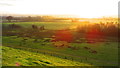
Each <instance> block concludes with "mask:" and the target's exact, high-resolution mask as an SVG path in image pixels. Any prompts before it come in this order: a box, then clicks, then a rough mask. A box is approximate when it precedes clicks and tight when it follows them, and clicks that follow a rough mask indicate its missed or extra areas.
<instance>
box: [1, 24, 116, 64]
mask: <svg viewBox="0 0 120 68" xmlns="http://www.w3.org/2000/svg"><path fill="white" fill-rule="evenodd" d="M13 24H15V25H14V26H13ZM2 25H3V37H2V40H3V42H2V43H3V48H2V50H3V63H2V64H3V66H15V65H16V63H17V64H18V65H21V66H117V65H118V38H117V37H116V34H112V33H111V34H110V35H108V33H109V29H108V33H107V31H106V33H105V36H103V35H102V34H101V33H100V32H97V31H96V30H95V31H96V33H91V32H88V34H90V35H87V34H86V32H85V30H81V28H83V29H84V28H86V27H81V25H82V26H84V25H85V24H83V23H71V22H67V23H59V22H57V23H55V22H13V23H11V22H10V23H3V24H2ZM32 25H34V26H37V28H33V27H32ZM90 25H91V24H90ZM114 25H115V26H116V25H117V24H114ZM11 26H12V27H11ZM41 26H44V29H40V27H41ZM100 28H101V27H100ZM102 28H105V27H104V26H102ZM87 29H88V28H87ZM98 29H99V28H98ZM87 31H89V30H87ZM114 31H115V30H114ZM103 32H104V29H103ZM91 34H92V35H94V36H92V35H91ZM96 34H97V35H96ZM99 34H100V37H99ZM64 35H65V36H64ZM86 35H87V37H86ZM106 35H108V36H106ZM53 36H56V37H58V36H59V37H58V38H55V40H54V38H53ZM64 38H68V39H64ZM61 43H62V44H61ZM23 55H24V56H23ZM48 57H49V58H48Z"/></svg>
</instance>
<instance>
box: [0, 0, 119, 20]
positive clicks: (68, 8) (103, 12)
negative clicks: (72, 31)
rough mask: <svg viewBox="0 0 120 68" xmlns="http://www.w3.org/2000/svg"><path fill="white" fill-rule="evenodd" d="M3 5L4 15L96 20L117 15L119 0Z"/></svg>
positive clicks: (33, 0)
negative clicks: (7, 13)
mask: <svg viewBox="0 0 120 68" xmlns="http://www.w3.org/2000/svg"><path fill="white" fill-rule="evenodd" d="M1 3H2V4H1V5H2V7H1V8H0V10H1V11H0V12H3V13H5V12H9V13H15V14H40V15H64V14H66V15H76V16H77V17H83V18H96V17H102V16H112V15H117V7H116V6H117V3H118V0H99V1H98V0H92V1H91V0H59V1H57V0H3V1H1ZM3 4H4V5H3ZM7 4H9V5H7Z"/></svg>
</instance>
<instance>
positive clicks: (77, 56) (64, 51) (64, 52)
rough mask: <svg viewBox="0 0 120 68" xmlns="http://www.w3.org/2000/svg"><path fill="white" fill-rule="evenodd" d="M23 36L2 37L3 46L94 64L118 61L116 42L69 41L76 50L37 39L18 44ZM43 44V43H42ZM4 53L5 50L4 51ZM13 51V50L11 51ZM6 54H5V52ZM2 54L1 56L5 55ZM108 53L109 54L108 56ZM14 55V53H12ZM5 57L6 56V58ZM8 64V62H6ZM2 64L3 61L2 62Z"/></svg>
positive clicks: (99, 64)
mask: <svg viewBox="0 0 120 68" xmlns="http://www.w3.org/2000/svg"><path fill="white" fill-rule="evenodd" d="M22 39H23V38H22V37H20V38H16V36H11V37H3V40H4V41H3V46H7V47H10V48H15V50H17V49H21V50H25V51H31V52H37V53H42V54H47V55H52V56H55V57H60V58H63V59H64V58H65V57H66V59H68V60H74V61H77V62H82V63H88V64H92V65H96V66H101V65H102V66H104V65H105V66H108V65H113V66H115V65H117V61H118V48H117V45H118V43H116V42H108V43H100V44H87V43H81V44H78V43H71V44H70V45H71V46H76V47H78V48H79V49H78V50H72V49H70V48H56V47H53V46H52V44H51V43H50V42H43V41H42V40H41V39H39V43H34V42H33V40H34V39H29V40H27V42H26V44H24V45H20V42H21V40H22ZM43 44H44V45H43ZM84 47H89V48H91V49H93V50H96V51H97V52H98V53H97V54H92V53H89V50H86V49H84ZM110 50H112V51H110ZM3 53H4V51H3ZM5 53H6V52H5ZM12 53H13V52H12ZM5 55H6V54H5ZM5 55H4V54H3V57H4V56H5ZM108 55H109V56H108ZM13 56H14V55H13ZM6 59H7V58H6ZM8 64H9V62H8ZM3 65H4V63H3Z"/></svg>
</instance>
